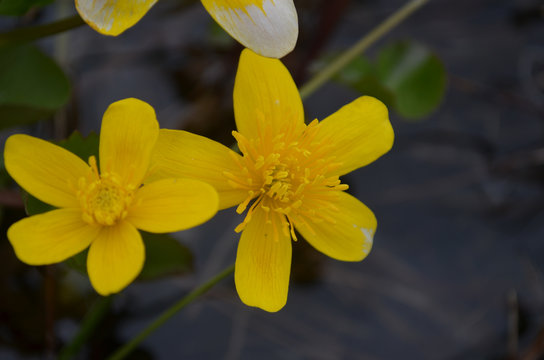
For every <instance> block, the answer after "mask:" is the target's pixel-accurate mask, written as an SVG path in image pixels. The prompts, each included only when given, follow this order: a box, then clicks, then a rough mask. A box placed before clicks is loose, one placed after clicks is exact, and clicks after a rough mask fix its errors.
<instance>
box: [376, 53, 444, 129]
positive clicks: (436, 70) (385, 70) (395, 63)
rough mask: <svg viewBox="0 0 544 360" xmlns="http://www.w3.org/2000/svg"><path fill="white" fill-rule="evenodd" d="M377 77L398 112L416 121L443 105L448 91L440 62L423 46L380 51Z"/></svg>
mask: <svg viewBox="0 0 544 360" xmlns="http://www.w3.org/2000/svg"><path fill="white" fill-rule="evenodd" d="M377 70H378V76H379V78H380V80H381V82H382V83H383V84H384V85H385V87H386V88H388V89H390V90H391V92H392V93H393V94H394V97H395V109H396V110H397V111H398V112H399V113H400V114H401V115H402V116H404V117H405V118H408V119H416V118H421V117H424V116H426V115H428V114H429V113H431V112H432V111H433V110H434V109H435V108H437V107H438V105H440V103H441V101H442V98H443V97H444V93H445V90H446V70H445V68H444V65H443V64H442V62H441V61H440V59H439V58H438V57H437V56H436V55H434V54H433V53H431V52H430V50H429V49H427V48H426V47H424V46H423V45H420V44H416V43H409V42H398V43H394V44H392V45H390V46H388V47H386V48H384V49H382V51H381V52H380V54H379V56H378V64H377Z"/></svg>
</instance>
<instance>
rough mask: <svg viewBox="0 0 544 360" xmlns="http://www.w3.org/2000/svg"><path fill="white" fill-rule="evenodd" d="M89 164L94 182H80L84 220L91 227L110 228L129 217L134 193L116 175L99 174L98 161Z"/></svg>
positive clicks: (92, 160) (79, 193) (91, 161)
mask: <svg viewBox="0 0 544 360" xmlns="http://www.w3.org/2000/svg"><path fill="white" fill-rule="evenodd" d="M89 163H90V165H91V168H92V170H93V173H94V175H95V176H94V180H91V181H89V180H88V179H85V178H81V179H80V180H79V191H78V199H79V202H80V204H81V208H82V210H83V220H85V221H86V222H87V223H89V224H91V225H105V226H110V225H114V224H116V223H117V222H118V221H119V220H122V219H124V218H125V217H126V216H127V208H128V207H129V206H130V204H131V202H132V199H133V196H134V191H133V190H131V189H127V188H126V187H123V186H122V185H121V182H120V181H119V177H118V176H116V175H115V174H110V173H105V174H101V175H99V174H98V168H97V166H96V159H95V158H94V156H93V157H91V158H90V159H89Z"/></svg>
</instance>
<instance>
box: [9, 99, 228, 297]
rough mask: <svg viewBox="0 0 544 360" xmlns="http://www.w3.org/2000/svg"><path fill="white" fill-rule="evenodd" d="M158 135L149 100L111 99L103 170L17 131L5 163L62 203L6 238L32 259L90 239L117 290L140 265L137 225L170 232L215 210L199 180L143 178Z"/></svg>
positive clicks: (98, 271)
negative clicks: (146, 101) (152, 179)
mask: <svg viewBox="0 0 544 360" xmlns="http://www.w3.org/2000/svg"><path fill="white" fill-rule="evenodd" d="M158 136H159V125H158V122H157V119H156V117H155V111H154V110H153V108H152V107H151V106H149V105H148V104H147V103H145V102H143V101H140V100H136V99H125V100H121V101H118V102H116V103H113V104H112V105H110V107H109V108H108V109H107V111H106V113H105V114H104V118H103V120H102V130H101V134H100V149H99V157H100V172H99V171H98V166H97V163H96V159H95V157H94V156H93V157H91V158H90V159H89V164H86V163H85V162H84V161H83V160H81V159H80V158H79V157H77V156H76V155H74V154H72V153H71V152H69V151H67V150H65V149H63V148H61V147H59V146H57V145H54V144H52V143H50V142H47V141H44V140H41V139H38V138H35V137H32V136H28V135H21V134H18V135H13V136H11V137H9V138H8V140H7V141H6V146H5V150H4V158H5V166H6V169H7V171H8V172H9V174H10V175H11V176H12V177H13V179H14V180H15V181H17V183H19V185H21V187H23V188H24V189H25V190H26V191H28V192H29V193H30V194H32V195H33V196H35V197H36V198H38V199H40V200H42V201H43V202H46V203H48V204H51V205H53V206H55V207H57V208H58V209H55V210H52V211H49V212H46V213H44V214H40V215H35V216H31V217H28V218H25V219H23V220H20V221H19V222H17V223H15V224H13V225H12V226H11V227H10V228H9V230H8V238H9V240H10V242H11V244H12V245H13V248H14V249H15V253H16V254H17V257H18V258H19V259H20V260H22V261H24V262H25V263H27V264H31V265H45V264H52V263H57V262H60V261H63V260H65V259H67V258H69V257H70V256H73V255H75V254H77V253H79V252H81V251H82V250H84V249H85V248H87V247H88V246H89V245H90V248H89V253H88V257H87V270H88V273H89V277H90V280H91V283H92V285H93V286H94V288H95V289H96V291H97V292H99V293H100V294H102V295H108V294H111V293H115V292H118V291H120V290H122V289H123V288H124V287H126V286H127V285H128V284H130V283H131V282H132V281H133V280H134V278H136V276H137V275H138V274H139V273H140V271H141V269H142V266H143V264H144V259H145V249H144V244H143V242H142V238H141V236H140V233H139V232H138V230H137V229H141V230H144V231H149V232H155V233H165V232H173V231H178V230H183V229H187V228H190V227H193V226H196V225H198V224H201V223H203V222H204V221H206V220H208V219H209V218H211V217H212V216H213V215H214V214H215V213H216V212H217V206H218V196H217V192H216V191H215V190H214V189H213V187H211V186H210V185H208V184H206V183H203V182H201V181H197V180H191V179H178V178H168V179H163V180H160V181H155V182H149V183H146V185H145V186H141V184H142V182H143V180H144V178H145V176H146V174H147V171H148V168H149V161H150V157H151V151H152V149H153V147H154V146H155V143H156V141H157V138H158Z"/></svg>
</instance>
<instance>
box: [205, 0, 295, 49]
mask: <svg viewBox="0 0 544 360" xmlns="http://www.w3.org/2000/svg"><path fill="white" fill-rule="evenodd" d="M202 4H203V5H204V7H206V10H208V12H209V13H210V14H211V16H212V17H213V18H214V19H215V21H217V22H218V23H219V25H221V26H222V27H223V29H225V31H227V32H228V33H229V34H230V35H231V36H232V37H233V38H235V39H236V40H238V41H239V42H240V43H242V45H244V46H245V47H247V48H250V49H251V50H253V51H255V52H256V53H257V54H260V55H263V56H267V57H272V58H281V57H283V56H285V55H286V54H288V53H289V52H291V51H292V50H293V48H294V47H295V44H296V42H297V38H298V19H297V11H296V9H295V5H294V4H293V0H202Z"/></svg>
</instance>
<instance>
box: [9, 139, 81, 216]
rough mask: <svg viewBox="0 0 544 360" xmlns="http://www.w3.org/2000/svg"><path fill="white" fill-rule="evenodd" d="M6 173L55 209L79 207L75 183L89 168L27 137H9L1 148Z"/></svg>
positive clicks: (61, 150) (71, 155) (65, 152)
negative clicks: (2, 148)
mask: <svg viewBox="0 0 544 360" xmlns="http://www.w3.org/2000/svg"><path fill="white" fill-rule="evenodd" d="M4 161H5V166H6V170H7V171H8V173H9V174H10V175H11V177H12V178H13V179H14V180H15V181H16V182H17V183H18V184H19V185H21V187H23V188H24V189H25V190H26V191H28V192H29V193H30V194H32V195H33V196H35V197H36V198H38V199H40V200H42V201H43V202H46V203H48V204H51V205H53V206H56V207H79V205H78V202H77V199H76V191H77V184H78V179H79V178H80V177H83V176H86V175H87V174H88V173H89V171H90V168H89V166H88V165H87V164H86V163H85V162H84V161H83V160H81V159H80V158H79V157H77V156H76V155H74V154H72V153H71V152H69V151H68V150H65V149H63V148H61V147H60V146H57V145H54V144H52V143H50V142H48V141H44V140H41V139H38V138H35V137H32V136H28V135H21V134H18V135H13V136H10V137H9V139H8V140H7V141H6V145H5V148H4Z"/></svg>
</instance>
